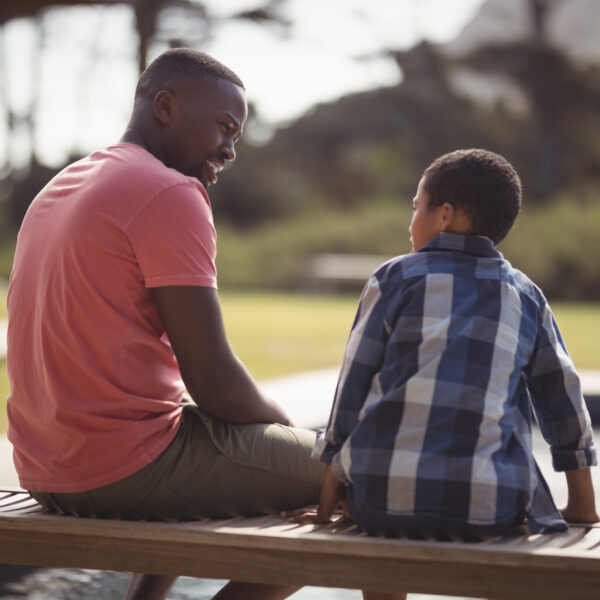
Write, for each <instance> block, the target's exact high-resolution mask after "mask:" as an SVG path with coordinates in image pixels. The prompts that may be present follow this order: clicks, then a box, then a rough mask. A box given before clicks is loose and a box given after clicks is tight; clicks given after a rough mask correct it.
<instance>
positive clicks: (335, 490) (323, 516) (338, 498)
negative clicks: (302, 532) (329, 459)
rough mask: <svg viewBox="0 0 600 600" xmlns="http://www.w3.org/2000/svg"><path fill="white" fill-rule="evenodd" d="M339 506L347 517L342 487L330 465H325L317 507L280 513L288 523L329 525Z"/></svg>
mask: <svg viewBox="0 0 600 600" xmlns="http://www.w3.org/2000/svg"><path fill="white" fill-rule="evenodd" d="M340 506H341V507H342V510H343V511H344V515H345V516H346V517H347V516H348V506H347V505H346V500H345V499H344V485H343V484H342V483H341V482H339V481H338V480H337V479H336V477H335V475H334V474H333V471H332V470H331V465H327V468H326V469H325V472H324V473H323V484H322V487H321V499H320V502H319V505H318V506H308V507H306V508H299V509H297V510H289V511H286V512H283V513H281V517H282V518H283V519H286V520H287V521H289V522H290V523H299V524H302V525H304V524H306V523H329V521H330V520H331V515H332V514H333V512H334V511H335V510H336V509H338V508H339V507H340Z"/></svg>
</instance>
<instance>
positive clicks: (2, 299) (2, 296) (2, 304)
mask: <svg viewBox="0 0 600 600" xmlns="http://www.w3.org/2000/svg"><path fill="white" fill-rule="evenodd" d="M6 292H7V289H6V287H5V286H3V285H0V319H6Z"/></svg>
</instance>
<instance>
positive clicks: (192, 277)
mask: <svg viewBox="0 0 600 600" xmlns="http://www.w3.org/2000/svg"><path fill="white" fill-rule="evenodd" d="M128 235H129V240H130V242H131V245H132V248H133V251H134V253H135V256H136V258H137V261H138V263H139V266H140V269H141V271H142V275H143V278H144V285H145V286H146V287H148V288H152V287H161V286H167V285H190V286H191V285H195V286H201V287H212V288H216V287H217V273H216V268H215V258H216V253H217V246H216V232H215V228H214V224H213V218H212V211H211V208H210V203H209V200H208V197H207V196H206V195H205V193H203V192H202V191H201V190H200V189H199V187H196V186H195V185H193V183H191V182H183V183H179V184H176V185H172V186H170V187H168V188H167V189H165V190H163V191H162V192H160V193H159V194H157V195H156V196H155V197H154V198H153V199H152V200H151V201H150V202H148V204H146V205H145V206H144V208H143V209H142V210H141V211H140V212H139V213H138V214H137V215H136V216H135V217H134V219H133V220H132V221H131V223H130V224H129V227H128Z"/></svg>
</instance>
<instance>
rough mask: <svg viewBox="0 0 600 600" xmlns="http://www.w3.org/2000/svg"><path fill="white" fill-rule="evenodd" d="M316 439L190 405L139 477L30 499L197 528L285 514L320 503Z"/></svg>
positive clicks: (57, 507)
mask: <svg viewBox="0 0 600 600" xmlns="http://www.w3.org/2000/svg"><path fill="white" fill-rule="evenodd" d="M314 442H315V433H314V432H312V431H309V430H306V429H298V428H293V427H285V426H284V425H266V424H243V425H239V424H232V423H225V422H223V421H219V420H217V419H214V418H211V417H209V416H207V415H205V414H204V413H202V412H201V411H200V409H199V408H198V407H197V406H196V405H195V404H193V403H185V404H184V407H183V414H182V423H181V427H180V430H179V431H178V433H177V435H176V436H175V438H174V439H173V441H172V442H171V444H170V445H169V446H168V447H167V449H166V450H165V451H164V452H163V453H162V454H161V455H160V456H159V457H158V458H157V459H155V460H154V461H153V462H151V463H150V464H149V465H147V466H146V467H144V468H143V469H141V470H140V471H137V472H136V473H134V474H133V475H129V476H128V477H126V478H124V479H122V480H120V481H117V482H115V483H111V484H109V485H105V486H102V487H99V488H96V489H93V490H90V491H87V492H76V493H48V492H30V494H31V496H32V497H33V498H34V499H35V500H37V501H38V502H39V503H40V504H41V505H42V506H44V507H45V508H47V509H48V510H50V511H52V512H59V513H65V514H70V515H77V516H82V517H99V518H122V519H132V520H194V519H199V518H204V517H208V518H228V517H234V516H240V515H243V516H251V515H259V514H268V513H272V512H279V511H281V510H285V509H291V508H295V507H299V506H304V505H307V504H315V503H317V502H318V499H319V491H320V487H321V478H322V474H323V469H324V465H323V464H322V463H320V462H318V461H316V460H314V459H311V458H310V452H311V450H312V447H313V445H314Z"/></svg>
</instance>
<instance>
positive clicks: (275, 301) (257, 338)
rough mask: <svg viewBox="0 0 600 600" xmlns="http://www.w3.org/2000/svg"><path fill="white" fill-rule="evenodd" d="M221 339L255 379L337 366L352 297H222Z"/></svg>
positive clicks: (353, 306)
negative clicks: (224, 337)
mask: <svg viewBox="0 0 600 600" xmlns="http://www.w3.org/2000/svg"><path fill="white" fill-rule="evenodd" d="M221 301H222V305H223V316H224V319H225V327H226V329H227V335H228V337H229V340H230V342H231V345H232V347H233V349H234V350H235V352H236V354H237V355H238V356H239V357H240V358H241V359H242V361H243V362H244V363H245V365H246V366H247V367H248V369H249V370H250V372H251V373H252V375H253V376H254V377H255V378H256V379H267V378H270V377H277V376H279V375H286V374H290V373H297V372H299V371H306V370H310V369H320V368H324V367H335V366H339V365H340V364H341V361H342V356H343V353H344V347H345V345H346V340H347V338H348V333H349V332H350V327H351V325H352V321H353V319H354V312H355V310H356V304H357V301H358V294H357V295H356V296H343V297H335V296H325V297H323V296H305V295H292V294H258V293H257V294H242V293H240V294H223V295H222V297H221Z"/></svg>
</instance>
